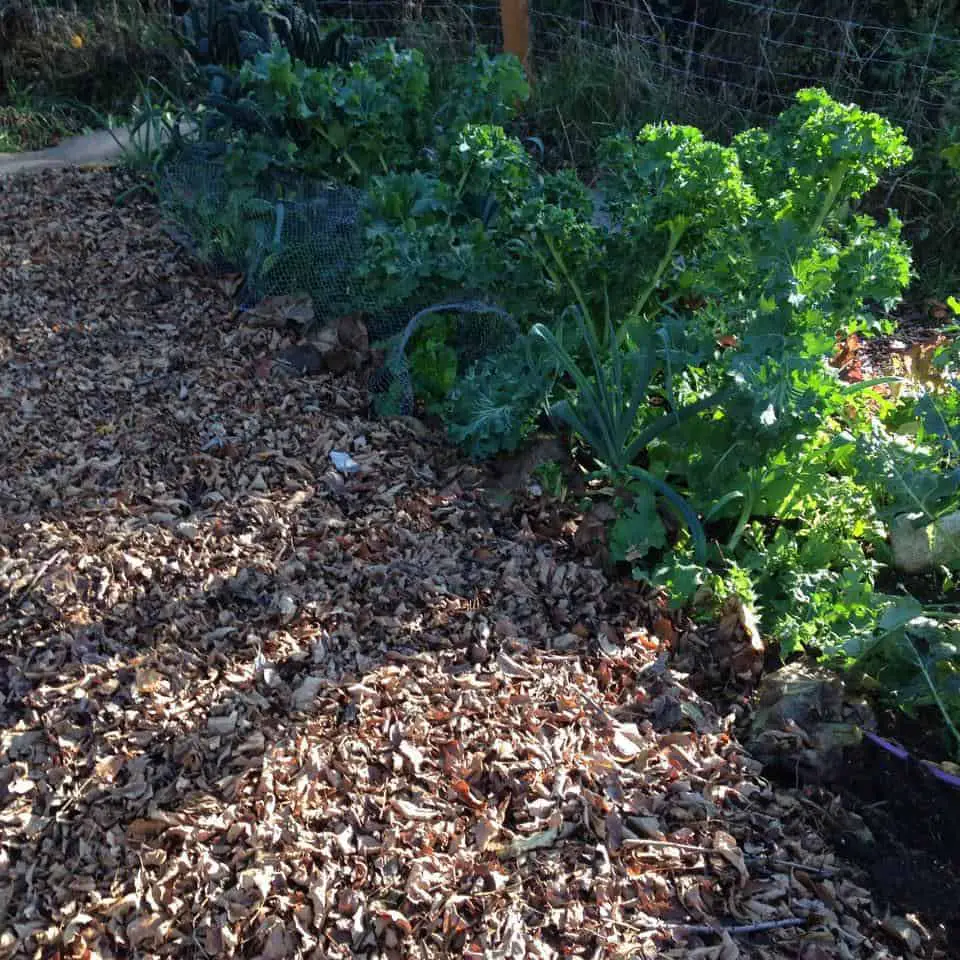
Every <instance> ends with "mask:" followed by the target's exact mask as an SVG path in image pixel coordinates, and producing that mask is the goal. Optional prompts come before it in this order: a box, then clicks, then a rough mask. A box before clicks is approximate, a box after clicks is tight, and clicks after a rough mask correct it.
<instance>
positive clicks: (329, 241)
mask: <svg viewBox="0 0 960 960" xmlns="http://www.w3.org/2000/svg"><path fill="white" fill-rule="evenodd" d="M227 184H228V178H227V177H226V174H225V167H224V164H223V162H222V161H221V160H218V159H216V158H214V159H211V158H208V157H203V156H200V157H191V156H185V157H182V158H180V159H178V160H176V161H174V162H172V163H170V164H168V165H167V167H166V169H165V171H164V175H163V177H162V178H161V181H160V187H159V194H160V201H161V205H162V207H163V209H164V211H165V213H166V215H167V216H168V218H169V219H170V220H172V221H173V222H174V223H175V224H176V225H177V227H178V229H179V231H180V233H181V237H182V240H183V242H184V243H185V245H186V246H187V248H188V249H189V250H190V252H191V253H192V254H193V255H194V256H195V257H196V258H197V259H198V260H199V261H201V262H202V263H204V264H205V265H206V266H207V267H209V268H211V269H213V270H216V271H220V272H236V273H241V274H243V276H244V285H243V289H242V291H241V305H242V307H244V308H249V307H252V306H254V305H255V304H256V303H258V302H259V301H260V300H262V299H263V298H265V297H270V296H280V295H284V294H300V293H308V294H309V295H310V297H311V299H312V301H313V307H314V315H315V316H316V318H317V320H318V322H319V323H320V324H323V323H325V322H329V321H332V320H335V319H336V318H338V317H342V316H345V315H347V314H353V313H360V314H363V316H364V318H365V321H366V324H367V329H368V331H369V334H370V337H371V340H372V341H374V342H380V343H384V344H385V345H386V346H387V352H386V357H387V359H386V362H385V363H384V365H383V366H382V367H381V369H379V370H377V371H376V372H375V373H374V375H373V377H372V378H371V384H370V385H371V390H372V392H373V393H374V394H375V396H376V397H377V398H378V401H379V402H378V403H377V404H376V405H377V408H378V409H379V410H381V411H382V412H384V413H390V412H393V413H403V414H405V413H410V412H412V410H413V405H414V396H413V383H412V379H411V376H410V370H409V364H408V362H407V359H408V358H407V349H408V347H409V346H410V343H411V340H412V339H413V338H414V337H415V334H416V332H417V330H418V329H419V327H420V324H421V323H422V322H423V321H424V319H425V318H426V317H428V316H433V315H436V314H438V313H448V314H451V315H453V316H456V318H457V320H456V323H455V324H454V329H455V333H454V335H453V340H454V342H453V343H452V344H451V346H453V347H454V349H455V350H456V351H457V354H458V360H459V363H458V369H461V370H463V369H466V368H467V367H468V366H469V365H470V364H471V363H473V362H475V361H476V360H478V359H480V358H481V357H484V356H489V355H490V354H492V353H497V352H499V351H501V350H504V349H506V348H507V347H508V346H510V345H511V344H512V343H513V342H515V340H516V336H517V334H518V329H517V325H516V324H515V323H514V322H513V320H512V319H510V318H509V316H508V315H507V314H506V313H505V312H504V311H503V310H501V309H500V308H499V307H497V306H495V305H493V304H491V303H490V302H488V300H487V299H485V298H484V297H483V296H482V293H478V292H476V291H470V292H465V291H462V290H452V291H451V294H452V296H451V298H450V302H448V303H445V304H442V305H430V304H428V303H425V302H424V301H423V300H417V299H416V297H414V298H413V299H410V300H407V301H406V302H405V303H403V304H401V305H399V306H398V305H396V304H391V305H390V306H389V307H387V306H386V305H384V303H382V302H381V301H380V299H379V298H378V297H377V296H375V295H373V294H372V293H371V291H370V290H369V289H368V288H367V287H366V285H365V284H364V281H363V278H362V276H361V275H360V272H359V270H358V268H359V267H360V265H361V264H362V262H363V260H364V247H363V210H364V204H365V202H366V197H365V194H364V193H363V191H361V190H358V189H355V188H352V187H346V186H343V185H340V184H329V183H321V182H317V181H310V180H306V179H303V178H295V177H274V178H272V179H271V182H270V183H269V186H268V187H264V188H261V189H260V190H257V191H254V190H244V191H238V190H235V189H229V188H228V185H227Z"/></svg>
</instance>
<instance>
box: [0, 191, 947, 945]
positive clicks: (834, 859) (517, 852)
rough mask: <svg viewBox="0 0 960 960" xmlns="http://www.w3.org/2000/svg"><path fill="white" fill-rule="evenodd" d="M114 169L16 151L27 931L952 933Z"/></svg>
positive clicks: (5, 745) (690, 936)
mask: <svg viewBox="0 0 960 960" xmlns="http://www.w3.org/2000/svg"><path fill="white" fill-rule="evenodd" d="M118 189H119V187H118V183H117V180H116V177H115V176H114V175H112V174H109V173H103V172H96V173H94V172H86V173H77V172H72V173H69V172H68V173H47V174H43V175H41V176H39V177H37V178H36V179H19V180H11V181H9V182H6V183H3V184H0V418H2V420H0V424H2V438H3V444H4V456H3V457H2V458H0V599H2V605H0V727H2V729H0V758H2V759H0V763H2V766H0V957H13V956H37V957H90V958H93V957H131V956H145V957H146V956H176V957H181V956H189V957H193V956H196V957H203V956H210V957H230V956H245V957H262V958H276V960H279V958H295V957H331V958H332V957H348V956H360V957H369V958H374V957H377V958H400V957H408V956H409V957H424V958H426V957H439V956H446V955H453V956H463V957H469V958H481V957H484V958H491V960H494V958H516V960H520V958H524V957H539V958H553V957H584V958H587V957H589V958H599V957H610V958H613V957H623V958H626V957H630V958H641V957H655V956H664V957H690V958H697V957H700V958H716V960H721V958H722V960H735V958H737V957H740V956H743V957H766V958H779V957H792V958H796V957H800V958H804V960H819V958H827V957H849V958H864V960H866V958H875V957H898V956H911V955H924V956H934V955H936V950H935V949H934V947H933V941H932V940H931V938H930V937H929V936H928V934H927V932H926V931H925V930H924V928H923V926H922V921H921V920H919V919H918V920H915V921H913V922H907V920H906V919H903V918H898V917H894V916H888V915H885V914H884V912H883V911H881V910H879V909H877V908H876V907H875V906H874V905H873V904H872V903H871V898H870V894H869V892H868V891H867V890H866V889H863V888H862V887H861V886H860V885H858V882H857V878H856V875H855V874H854V873H852V872H851V870H850V868H848V867H847V866H845V864H844V863H843V862H842V860H840V859H839V858H838V856H837V855H836V853H835V852H834V850H833V848H832V847H831V844H830V843H829V842H828V841H827V840H826V839H825V838H824V835H823V831H822V829H821V824H822V823H823V820H824V816H825V812H828V811H825V810H824V808H823V807H822V806H818V805H816V804H814V803H812V802H811V801H810V800H809V799H808V798H806V797H805V796H804V795H803V794H802V793H800V792H796V791H785V790H780V789H774V788H773V787H771V786H770V785H769V784H768V783H767V782H765V781H764V780H763V779H762V778H761V776H760V770H759V766H758V764H757V763H756V762H755V761H753V760H751V759H750V758H749V757H748V756H747V755H746V754H745V752H744V750H743V749H742V748H741V747H740V746H739V744H738V742H737V740H736V737H735V736H734V735H733V733H732V720H731V718H729V717H723V716H720V715H718V713H717V712H716V710H715V709H714V708H713V707H712V706H711V704H710V703H708V702H705V701H703V700H701V699H699V698H698V697H697V696H696V695H695V694H694V693H693V692H692V691H691V689H690V687H689V685H688V684H687V683H685V675H684V674H683V673H682V672H679V671H678V663H677V661H676V660H675V659H672V658H671V656H670V651H669V650H668V649H666V648H665V647H664V645H663V642H662V641H661V640H659V639H657V636H656V635H655V634H654V633H653V632H652V631H651V630H649V629H648V628H649V626H650V624H651V616H652V613H653V611H651V609H650V608H649V607H648V605H647V603H646V601H644V600H643V599H642V597H641V596H640V595H639V594H638V593H636V592H632V591H629V590H627V589H626V588H625V587H620V586H617V585H613V584H610V583H608V582H607V581H606V580H605V578H604V576H603V574H602V573H601V572H600V571H599V570H598V569H596V568H595V566H594V565H592V564H591V563H590V562H589V560H587V559H585V558H582V557H579V556H578V555H577V553H576V551H575V550H574V548H573V546H572V544H571V543H569V542H565V541H563V540H562V539H556V540H554V541H550V540H545V539H543V538H542V537H540V536H538V535H536V534H534V533H533V532H532V530H531V526H530V525H529V524H528V523H527V522H526V521H525V520H524V519H523V517H522V516H521V517H520V519H519V521H518V520H517V515H516V514H515V513H513V514H509V515H508V514H506V513H504V512H502V510H498V509H497V508H495V507H493V506H491V505H489V504H488V502H487V501H486V500H485V499H484V496H483V493H482V491H481V490H480V489H479V488H478V485H477V477H478V473H477V471H476V470H473V469H472V468H470V467H469V466H467V465H464V464H462V463H460V462H458V460H457V458H456V457H455V456H454V455H453V454H452V453H451V452H450V451H448V450H446V449H445V448H444V447H443V445H442V444H441V443H440V442H439V441H438V440H437V439H435V438H433V437H431V436H430V435H428V434H427V433H426V432H425V431H424V430H423V428H422V427H420V426H419V424H417V423H416V422H411V421H404V420H396V421H389V422H384V421H376V420H373V419H369V418H368V417H367V416H366V414H365V412H364V411H365V409H366V403H367V398H366V395H365V391H364V389H363V380H362V373H360V374H357V373H353V372H350V373H347V374H345V375H343V376H340V377H335V376H333V375H322V376H318V377H301V376H296V375H292V374H291V371H290V370H289V369H288V366H289V365H285V364H283V363H277V364H274V363H271V362H270V358H274V357H279V356H280V355H281V353H282V351H283V350H285V349H287V348H289V346H290V344H289V342H288V341H286V340H285V339H284V336H285V335H284V333H283V332H282V331H279V330H275V329H270V328H268V327H264V326H263V325H261V324H253V323H252V322H248V321H247V320H246V319H245V318H244V317H243V316H240V317H237V316H236V315H235V313H234V311H233V308H232V305H231V303H230V302H229V300H228V298H227V296H226V293H225V292H224V291H223V290H222V289H220V288H219V287H218V285H217V284H216V282H215V281H213V280H209V279H206V278H203V277H201V276H198V275H196V274H195V273H194V272H193V271H192V269H191V267H190V265H189V264H188V263H186V262H185V261H184V260H183V259H182V258H181V256H180V255H179V254H178V253H177V250H176V248H175V246H174V244H173V243H172V242H171V241H170V240H169V239H168V237H167V236H166V234H165V233H164V232H163V230H162V229H161V224H160V223H159V218H158V214H157V213H156V211H155V210H154V209H153V208H152V207H151V206H150V205H149V204H147V203H144V204H143V205H142V206H139V207H137V206H127V207H117V206H115V204H114V198H115V196H116V195H117V192H118ZM265 358H266V360H265ZM332 451H339V452H341V453H346V454H349V457H350V458H352V461H351V462H352V463H355V464H356V465H357V466H358V468H359V470H358V472H356V473H348V474H344V473H341V472H338V471H337V470H336V469H335V468H334V467H333V466H332V464H331V460H330V454H331V452H332Z"/></svg>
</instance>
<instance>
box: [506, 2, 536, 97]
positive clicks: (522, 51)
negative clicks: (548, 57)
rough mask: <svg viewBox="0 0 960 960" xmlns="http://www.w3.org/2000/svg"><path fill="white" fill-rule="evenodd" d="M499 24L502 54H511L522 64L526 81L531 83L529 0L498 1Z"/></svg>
mask: <svg viewBox="0 0 960 960" xmlns="http://www.w3.org/2000/svg"><path fill="white" fill-rule="evenodd" d="M500 23H501V25H502V27H503V50H504V53H512V54H513V55H514V56H515V57H516V58H517V59H518V60H519V61H520V62H521V63H522V64H523V68H524V70H525V71H526V73H527V79H528V80H531V81H532V80H533V69H532V64H531V62H530V4H529V0H500Z"/></svg>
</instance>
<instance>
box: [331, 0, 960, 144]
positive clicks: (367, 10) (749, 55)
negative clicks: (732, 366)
mask: <svg viewBox="0 0 960 960" xmlns="http://www.w3.org/2000/svg"><path fill="white" fill-rule="evenodd" d="M319 7H320V9H321V10H322V11H323V12H325V13H327V14H328V15H331V16H335V17H338V18H340V19H345V20H350V21H353V22H354V23H356V24H357V25H358V26H360V27H361V28H362V29H364V30H366V31H368V32H372V33H375V34H379V35H385V34H388V33H392V34H397V35H400V36H404V35H413V36H414V37H417V36H419V39H420V40H421V42H423V43H426V44H428V45H432V46H433V50H432V53H433V55H434V56H435V57H437V58H441V57H443V56H444V54H445V49H444V45H445V44H449V45H450V46H451V48H452V47H454V46H459V47H461V48H462V46H464V45H472V44H478V43H482V44H484V45H486V46H488V47H491V48H497V47H498V46H499V45H500V43H501V42H502V38H501V33H500V5H499V3H470V2H450V0H446V2H441V0H366V2H360V0H357V2H336V0H320V3H319ZM530 21H531V40H532V54H533V65H534V71H535V76H536V78H537V80H538V81H542V83H544V84H557V83H562V80H561V79H559V78H558V74H557V69H558V67H559V66H562V64H563V62H564V60H565V58H566V59H567V60H570V61H571V62H573V61H578V62H579V69H581V70H582V69H583V67H584V64H586V66H587V72H588V74H589V77H583V76H581V77H580V78H579V79H580V90H581V93H582V92H583V90H582V87H583V84H584V83H586V82H587V81H588V80H589V82H590V83H592V84H593V86H594V95H595V96H594V99H595V100H596V101H598V102H599V103H601V104H602V103H604V102H612V101H616V100H618V99H619V100H620V101H623V100H624V99H625V98H627V97H630V98H631V99H632V100H633V101H634V102H633V103H632V104H631V106H633V107H634V108H639V110H640V112H643V106H644V101H645V100H646V105H647V107H648V110H647V111H646V112H647V113H648V114H649V113H650V112H659V113H663V114H667V112H668V111H672V112H673V114H674V115H673V116H671V119H677V120H690V121H691V122H694V121H696V120H702V119H703V118H704V117H706V118H707V120H710V119H712V120H713V122H714V125H715V126H727V127H730V128H736V127H738V126H743V125H744V124H746V123H757V122H760V121H762V120H763V119H764V118H768V117H772V116H775V115H776V114H778V113H779V112H780V111H781V110H783V109H784V107H785V106H787V105H788V104H789V103H790V102H791V101H792V99H793V95H794V94H795V92H796V91H797V90H799V89H802V88H803V87H809V86H822V87H825V88H826V89H827V90H828V91H829V92H830V93H831V95H833V96H834V97H836V98H838V99H841V100H844V101H854V102H856V103H859V104H860V105H861V106H863V107H865V108H867V109H871V110H876V111H878V112H881V113H883V114H884V115H885V116H887V117H889V118H890V119H891V120H894V121H896V122H897V123H899V124H900V125H902V126H903V127H904V128H905V129H906V130H907V132H908V134H909V135H910V136H911V137H912V138H913V139H914V140H918V139H924V138H929V137H930V136H931V135H939V134H941V133H942V132H944V131H947V130H949V128H951V127H954V126H958V127H960V0H885V2H883V3H878V2H869V3H868V2H862V0H859V2H858V0H848V2H847V3H843V4H837V3H835V2H829V0H803V2H794V3H792V4H791V3H789V2H785V0H772V2H762V0H715V2H712V3H701V2H698V0H530ZM568 79H569V78H568ZM604 83H606V84H608V85H610V86H612V85H616V86H617V87H618V89H617V90H615V91H614V90H610V89H607V90H601V89H599V85H602V84H604ZM555 93H556V97H557V99H559V98H560V95H561V94H562V95H563V96H564V97H566V98H567V99H568V100H569V96H568V93H569V91H566V90H564V91H560V90H558V91H556V92H555ZM545 97H546V99H547V100H549V99H550V92H549V91H547V92H546V93H545ZM557 107H558V109H559V108H561V107H562V104H560V103H558V104H557ZM714 107H719V108H720V109H719V111H717V110H714V109H713V108H714ZM602 113H603V111H601V117H600V118H599V119H600V121H601V122H602V121H603V116H602ZM644 119H647V118H644ZM610 121H611V123H612V122H613V118H610ZM706 125H707V126H709V125H710V124H709V123H707V124H706Z"/></svg>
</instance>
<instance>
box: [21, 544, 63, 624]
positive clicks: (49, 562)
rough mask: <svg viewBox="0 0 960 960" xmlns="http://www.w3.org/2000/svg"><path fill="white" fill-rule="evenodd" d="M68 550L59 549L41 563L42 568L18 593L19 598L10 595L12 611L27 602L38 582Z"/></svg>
mask: <svg viewBox="0 0 960 960" xmlns="http://www.w3.org/2000/svg"><path fill="white" fill-rule="evenodd" d="M67 555H68V554H67V551H66V550H58V551H57V552H56V553H55V554H53V556H51V557H48V558H47V559H46V560H44V561H43V563H41V564H40V569H39V570H37V572H36V573H35V574H34V575H33V576H32V577H31V578H30V582H29V583H28V584H27V585H26V586H25V587H24V588H23V589H22V590H21V591H20V593H19V594H18V595H17V599H16V600H14V599H13V596H12V595H11V596H10V598H9V599H10V605H11V609H12V611H14V612H15V611H17V610H19V609H20V608H21V607H22V606H23V604H24V603H25V602H26V599H27V597H29V596H30V594H31V593H33V591H34V590H35V589H36V586H37V584H38V583H39V582H40V581H41V580H42V579H43V578H44V577H45V576H46V575H47V571H48V570H49V569H50V568H51V567H52V566H53V565H54V564H56V563H59V562H60V560H61V559H63V558H64V557H66V556H67Z"/></svg>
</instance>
